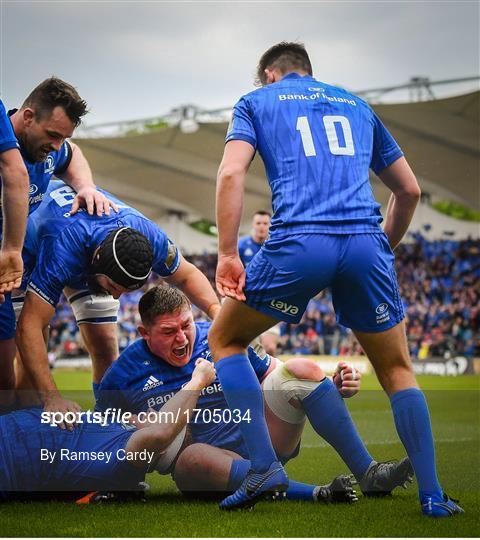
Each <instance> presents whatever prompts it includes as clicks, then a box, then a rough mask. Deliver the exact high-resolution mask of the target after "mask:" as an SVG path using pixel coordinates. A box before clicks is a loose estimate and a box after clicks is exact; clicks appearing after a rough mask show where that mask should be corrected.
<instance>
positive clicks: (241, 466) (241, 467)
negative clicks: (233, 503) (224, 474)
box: [227, 459, 252, 491]
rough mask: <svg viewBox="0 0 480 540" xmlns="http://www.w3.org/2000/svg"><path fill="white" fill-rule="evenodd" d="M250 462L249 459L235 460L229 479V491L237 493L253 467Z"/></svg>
mask: <svg viewBox="0 0 480 540" xmlns="http://www.w3.org/2000/svg"><path fill="white" fill-rule="evenodd" d="M251 465H252V464H251V463H250V460H248V459H234V460H233V461H232V468H231V469H230V476H229V478H228V485H227V490H228V491H236V490H237V489H238V488H239V487H240V485H241V484H242V482H243V480H244V479H245V476H247V473H248V471H249V470H250V467H251Z"/></svg>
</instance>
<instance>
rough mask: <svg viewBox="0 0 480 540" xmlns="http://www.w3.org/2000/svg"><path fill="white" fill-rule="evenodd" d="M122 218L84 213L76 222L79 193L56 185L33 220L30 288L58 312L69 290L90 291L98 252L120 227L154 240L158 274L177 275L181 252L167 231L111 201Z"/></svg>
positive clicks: (28, 252) (28, 266) (29, 245)
mask: <svg viewBox="0 0 480 540" xmlns="http://www.w3.org/2000/svg"><path fill="white" fill-rule="evenodd" d="M99 191H101V192H102V193H104V194H105V195H106V196H107V197H108V198H109V199H110V200H112V201H114V202H115V203H116V204H117V205H118V207H119V212H118V213H116V212H114V211H113V210H111V211H110V216H105V215H103V216H100V217H99V216H97V215H96V214H95V215H93V216H90V215H89V214H88V213H87V212H86V211H85V210H84V209H81V210H80V211H79V212H78V213H77V214H75V215H73V216H71V215H70V209H71V206H72V202H73V199H74V198H75V195H76V194H75V191H73V189H71V188H70V187H69V186H67V185H65V184H64V183H63V182H60V181H58V180H57V181H53V182H51V183H50V186H49V188H48V190H47V193H46V194H45V199H44V201H43V202H42V204H41V206H40V208H39V210H38V211H37V212H35V214H33V215H32V216H31V218H30V219H29V223H28V226H27V235H26V239H25V246H24V255H25V257H24V258H25V266H26V273H27V275H28V274H29V273H31V275H30V278H29V280H28V287H29V288H30V289H32V290H33V291H34V292H36V293H37V294H38V295H39V296H41V297H42V298H43V299H44V300H46V301H47V302H49V303H50V304H52V306H55V305H56V304H57V303H58V300H59V298H60V295H61V293H62V290H63V288H64V287H65V286H68V287H71V288H73V289H78V290H82V289H87V288H88V286H87V282H86V280H87V275H88V269H89V266H90V262H91V260H92V256H93V252H94V251H95V249H96V248H97V247H98V246H99V245H100V244H101V243H102V242H103V240H105V238H106V237H107V236H108V234H109V233H110V232H111V231H112V230H114V229H117V228H119V227H132V228H133V229H136V230H138V231H139V232H141V233H142V234H143V235H145V236H146V238H148V240H150V243H151V244H152V249H153V265H152V267H153V271H154V272H156V273H157V274H159V275H160V276H163V277H167V276H170V275H172V274H173V273H175V272H176V270H177V269H178V266H179V264H180V252H179V250H178V249H177V248H176V246H175V244H174V243H173V242H171V241H170V240H169V239H168V237H167V235H166V234H165V233H164V232H163V231H162V229H161V228H160V227H159V226H158V225H156V224H155V223H153V222H152V221H150V220H149V219H148V218H146V217H145V216H144V215H142V214H141V213H140V212H138V211H137V210H135V209H134V208H131V207H130V206H127V205H126V204H125V203H123V202H122V201H120V200H119V199H117V198H116V197H114V196H113V195H111V194H110V193H108V192H106V191H104V190H99Z"/></svg>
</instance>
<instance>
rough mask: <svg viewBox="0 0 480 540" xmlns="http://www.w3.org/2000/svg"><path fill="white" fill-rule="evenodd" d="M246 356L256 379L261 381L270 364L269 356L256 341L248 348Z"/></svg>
mask: <svg viewBox="0 0 480 540" xmlns="http://www.w3.org/2000/svg"><path fill="white" fill-rule="evenodd" d="M247 354H248V359H249V360H250V364H252V367H253V370H254V371H255V373H256V375H257V377H258V379H259V380H262V378H263V377H264V375H265V373H266V372H267V371H268V368H269V367H270V364H271V363H272V358H271V356H270V355H268V354H267V353H266V352H265V349H264V348H263V347H262V346H261V345H260V342H259V341H258V340H255V341H254V342H253V343H252V344H251V345H250V346H249V347H248V350H247Z"/></svg>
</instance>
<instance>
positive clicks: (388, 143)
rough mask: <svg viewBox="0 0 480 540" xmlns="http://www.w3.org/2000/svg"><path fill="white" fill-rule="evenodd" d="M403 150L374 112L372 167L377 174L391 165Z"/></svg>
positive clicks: (401, 154)
mask: <svg viewBox="0 0 480 540" xmlns="http://www.w3.org/2000/svg"><path fill="white" fill-rule="evenodd" d="M402 156H403V152H402V150H401V149H400V147H399V146H398V144H397V142H396V141H395V139H394V138H393V137H392V135H391V134H390V132H389V131H388V129H387V128H386V127H385V126H384V125H383V124H382V121H381V120H380V118H378V116H377V115H376V114H375V113H373V150H372V159H371V161H370V168H371V169H372V170H373V172H374V173H375V174H379V173H380V172H381V171H383V169H385V168H386V167H388V166H389V165H391V164H392V163H393V162H394V161H396V160H397V159H398V158H399V157H402Z"/></svg>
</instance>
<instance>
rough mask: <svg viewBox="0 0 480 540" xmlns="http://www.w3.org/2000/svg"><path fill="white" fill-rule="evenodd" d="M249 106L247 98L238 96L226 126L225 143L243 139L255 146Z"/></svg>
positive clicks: (255, 137) (255, 140) (255, 135)
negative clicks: (238, 98)
mask: <svg viewBox="0 0 480 540" xmlns="http://www.w3.org/2000/svg"><path fill="white" fill-rule="evenodd" d="M250 109H251V107H250V105H249V102H248V101H247V98H246V97H245V96H244V97H242V98H240V100H239V101H238V103H237V104H236V105H235V107H234V108H233V113H232V119H231V120H230V124H229V126H228V131H227V136H226V138H225V143H227V142H229V141H234V140H235V141H245V142H248V143H250V144H251V145H252V146H253V148H255V149H256V148H257V134H256V133H255V128H254V126H253V122H252V115H251V111H250Z"/></svg>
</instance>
